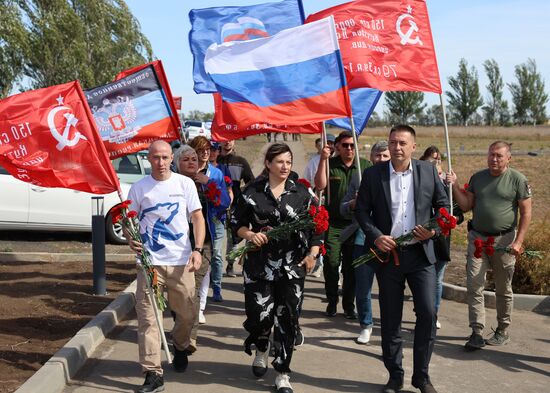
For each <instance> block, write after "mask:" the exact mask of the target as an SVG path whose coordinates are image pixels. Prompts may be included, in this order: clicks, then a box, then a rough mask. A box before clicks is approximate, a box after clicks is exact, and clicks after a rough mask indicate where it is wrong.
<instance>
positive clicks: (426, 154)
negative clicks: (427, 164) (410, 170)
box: [419, 145, 441, 161]
mask: <svg viewBox="0 0 550 393" xmlns="http://www.w3.org/2000/svg"><path fill="white" fill-rule="evenodd" d="M434 153H437V155H438V156H439V157H441V152H440V151H439V149H438V148H437V146H433V145H432V146H429V147H428V148H427V149H426V150H424V154H422V157H420V158H419V159H420V160H421V161H426V160H427V159H428V158H431V157H432V156H433V155H434Z"/></svg>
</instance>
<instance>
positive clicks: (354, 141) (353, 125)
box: [349, 116, 361, 183]
mask: <svg viewBox="0 0 550 393" xmlns="http://www.w3.org/2000/svg"><path fill="white" fill-rule="evenodd" d="M349 121H350V124H351V132H352V134H353V144H354V145H355V166H356V167H357V176H359V183H361V161H360V160H359V141H358V139H357V133H356V132H355V123H354V122H353V116H350V117H349Z"/></svg>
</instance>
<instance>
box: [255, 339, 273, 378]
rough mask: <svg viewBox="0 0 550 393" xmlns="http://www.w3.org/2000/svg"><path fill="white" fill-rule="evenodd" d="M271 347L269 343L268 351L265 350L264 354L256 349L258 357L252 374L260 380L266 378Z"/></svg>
mask: <svg viewBox="0 0 550 393" xmlns="http://www.w3.org/2000/svg"><path fill="white" fill-rule="evenodd" d="M270 347H271V343H270V342H268V343H267V349H266V350H265V352H262V351H259V350H258V349H256V357H255V358H254V361H253V362H252V372H253V373H254V375H255V376H257V377H258V378H259V377H262V376H264V374H265V373H266V372H267V362H268V360H269V348H270Z"/></svg>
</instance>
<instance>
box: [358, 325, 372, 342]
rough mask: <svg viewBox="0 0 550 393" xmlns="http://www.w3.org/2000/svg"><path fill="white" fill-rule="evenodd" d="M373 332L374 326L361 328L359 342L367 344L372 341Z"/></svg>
mask: <svg viewBox="0 0 550 393" xmlns="http://www.w3.org/2000/svg"><path fill="white" fill-rule="evenodd" d="M371 334H372V326H370V327H368V328H364V329H361V334H359V337H357V344H366V343H368V342H369V341H370V335H371Z"/></svg>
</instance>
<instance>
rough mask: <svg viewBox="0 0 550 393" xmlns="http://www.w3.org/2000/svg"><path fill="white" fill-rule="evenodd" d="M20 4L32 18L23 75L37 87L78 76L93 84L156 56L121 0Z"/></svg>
mask: <svg viewBox="0 0 550 393" xmlns="http://www.w3.org/2000/svg"><path fill="white" fill-rule="evenodd" d="M19 6H20V8H21V10H22V11H23V13H24V16H25V19H26V20H27V21H28V23H26V24H27V28H28V31H29V55H28V56H27V57H26V61H25V74H26V76H28V77H29V78H30V79H31V87H33V88H39V87H45V86H51V85H54V84H59V83H64V82H67V81H70V80H74V79H79V80H80V81H81V83H82V85H83V86H84V87H94V86H97V85H101V84H105V83H107V82H109V81H111V80H112V79H113V77H114V76H115V75H116V74H117V73H118V72H120V71H122V70H123V69H125V68H128V67H131V66H134V65H138V64H141V63H144V62H146V61H149V60H150V59H151V57H152V56H151V47H150V44H149V41H148V40H147V39H146V38H145V36H143V34H142V33H141V32H140V28H139V24H138V22H137V21H136V19H135V18H134V17H133V16H132V14H131V13H130V11H129V9H128V7H127V6H126V4H125V3H124V1H122V0H96V1H86V0H47V1H45V0H19Z"/></svg>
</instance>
